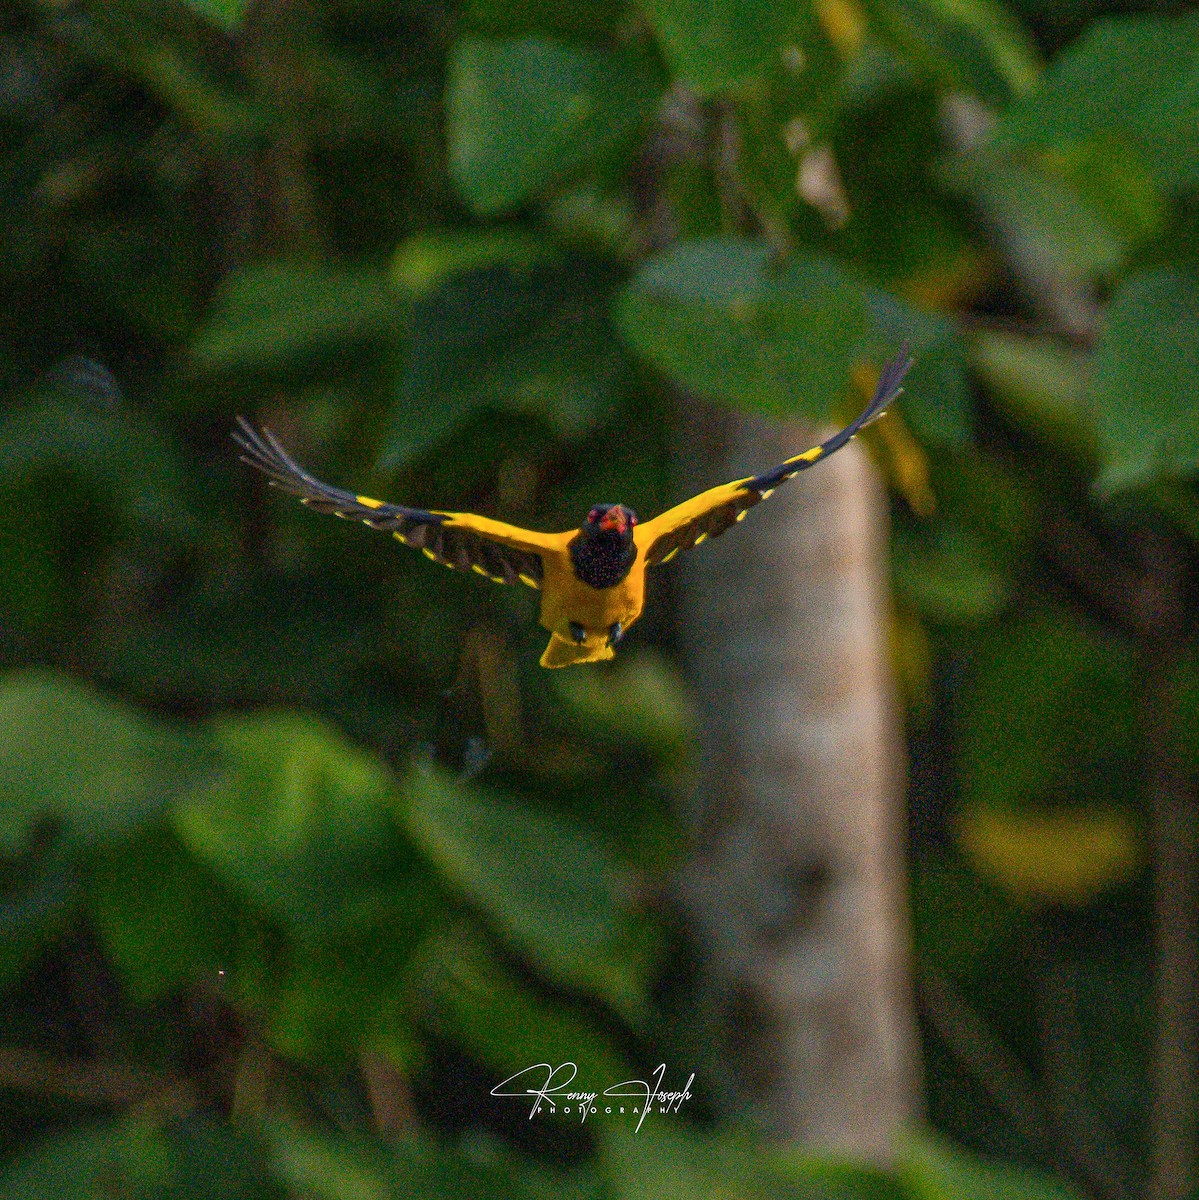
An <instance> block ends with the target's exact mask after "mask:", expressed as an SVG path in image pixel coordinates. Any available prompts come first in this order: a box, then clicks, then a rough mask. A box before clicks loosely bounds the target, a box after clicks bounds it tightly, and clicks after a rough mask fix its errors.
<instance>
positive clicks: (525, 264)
mask: <svg viewBox="0 0 1199 1200" xmlns="http://www.w3.org/2000/svg"><path fill="white" fill-rule="evenodd" d="M561 261H562V256H561V254H560V253H559V252H558V251H557V250H556V249H555V247H554V246H552V245H551V244H550V243H549V242H546V241H544V240H543V239H541V238H538V237H535V236H534V235H533V234H532V233H530V232H529V231H528V230H527V229H523V228H521V227H520V226H513V225H501V226H498V227H495V228H488V229H447V230H435V231H432V232H425V233H418V234H415V235H414V236H413V237H410V238H408V239H407V240H406V241H404V242H403V243H401V245H400V247H399V249H398V250H397V251H396V253H395V258H394V259H393V260H392V266H391V277H392V279H393V280H394V281H395V282H396V283H397V284H398V285H399V286H400V287H402V288H403V289H404V290H405V291H406V292H407V293H408V295H409V296H410V297H411V298H412V299H413V300H418V299H420V298H421V297H424V296H427V295H429V294H431V293H432V292H434V291H435V290H436V289H437V288H438V287H440V286H442V285H443V284H445V283H446V282H448V281H449V280H450V279H452V278H453V277H454V276H456V275H462V274H465V273H467V272H469V271H483V270H487V269H488V268H490V267H502V268H507V269H508V270H509V271H512V272H514V273H518V274H519V273H528V272H531V271H533V270H534V269H535V268H537V267H544V266H556V265H559V264H560V263H561Z"/></svg>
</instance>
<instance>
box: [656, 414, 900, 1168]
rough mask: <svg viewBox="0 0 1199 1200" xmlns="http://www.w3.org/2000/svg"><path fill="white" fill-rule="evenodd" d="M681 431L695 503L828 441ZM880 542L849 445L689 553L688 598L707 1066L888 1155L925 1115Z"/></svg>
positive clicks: (715, 420)
mask: <svg viewBox="0 0 1199 1200" xmlns="http://www.w3.org/2000/svg"><path fill="white" fill-rule="evenodd" d="M689 421H690V423H691V425H692V426H693V428H692V429H690V430H689V431H688V432H687V435H686V436H687V449H688V453H687V454H686V455H685V456H683V460H684V461H686V462H688V463H694V464H697V467H698V469H699V470H701V471H702V476H703V477H702V479H699V478H695V477H692V478H691V479H689V480H687V483H688V484H694V485H695V489H693V490H696V489H698V488H699V487H706V486H709V485H711V484H712V483H716V482H719V481H722V480H725V479H734V478H737V477H738V476H744V475H749V474H753V473H754V472H755V471H758V470H761V469H764V468H765V467H768V466H770V465H771V464H772V463H776V462H781V461H782V460H783V459H784V458H786V457H787V456H788V455H789V454H794V453H795V452H796V450H797V448H798V449H802V448H803V447H804V446H807V445H809V444H811V441H813V440H814V439H812V438H810V436H808V435H810V433H811V430H810V429H804V428H803V427H797V426H796V425H794V424H786V425H779V424H775V423H769V422H767V421H765V420H762V419H756V418H755V419H751V418H744V417H731V416H728V415H725V414H718V413H713V412H712V411H710V410H699V409H692V412H691V416H690V417H689ZM697 451H698V453H697ZM682 482H683V481H680V483H682ZM886 528H887V521H886V497H885V493H884V490H883V488H882V485H881V483H880V481H879V479H878V477H877V475H876V473H875V471H874V469H873V467H872V466H871V464H870V462H869V459H868V457H867V456H866V455H865V454H864V453H863V452H862V450H861V448H860V447H859V446H849V447H846V449H845V450H844V451H842V452H841V453H840V454H838V455H836V456H835V457H834V458H831V459H830V460H829V461H828V462H827V463H823V464H821V465H820V466H819V467H817V468H816V469H814V470H812V471H811V472H807V473H804V474H803V475H800V476H797V477H796V478H795V479H793V480H792V481H791V482H790V483H789V484H787V485H786V486H785V487H782V488H780V489H779V490H778V492H777V493H776V494H775V495H774V496H773V497H771V499H770V500H769V501H767V502H766V503H765V504H762V505H761V506H759V507H758V508H755V509H753V510H752V511H751V512H750V514H749V518H748V519H747V520H746V521H745V522H744V523H743V524H741V525H739V526H737V527H736V528H735V529H733V530H731V531H730V532H729V533H728V534H727V535H725V536H724V537H722V538H720V539H719V540H717V541H715V542H713V543H712V544H710V545H705V546H703V547H702V548H701V549H699V550H698V551H696V552H694V553H692V554H690V555H688V556H686V560H687V561H686V565H685V567H684V571H685V572H686V573H685V575H683V577H682V581H681V595H680V604H679V613H680V642H681V646H682V649H683V653H684V657H685V660H686V661H687V663H688V665H689V671H690V677H691V679H692V682H693V683H694V686H695V688H696V691H697V693H698V696H699V698H700V706H701V715H702V718H703V720H702V726H701V727H702V729H703V731H704V734H703V737H704V750H703V759H702V763H701V778H700V781H699V785H698V788H697V795H696V797H695V805H694V812H693V815H694V822H695V826H694V828H695V834H696V844H697V847H698V849H697V853H696V856H695V857H694V859H693V860H692V861H691V862H690V863H689V864H688V866H687V868H686V869H685V870H684V872H683V873H682V876H681V880H680V888H681V893H682V899H683V903H684V907H685V908H686V909H687V910H688V912H689V914H690V916H691V919H692V921H693V923H694V928H695V932H696V934H697V940H698V943H699V945H700V946H702V947H703V948H704V952H705V954H706V956H707V957H706V960H705V969H706V972H707V976H706V982H705V984H704V992H705V997H706V1001H707V1009H708V1011H709V1013H710V1014H711V1016H712V1018H713V1020H714V1023H715V1024H714V1030H713V1032H714V1033H715V1039H716V1040H715V1043H714V1048H715V1051H716V1052H715V1053H714V1054H713V1059H712V1062H711V1063H709V1064H708V1068H709V1070H711V1071H715V1072H716V1073H717V1081H718V1083H719V1084H720V1085H721V1086H722V1087H723V1091H724V1099H725V1101H726V1102H727V1103H728V1104H729V1105H731V1106H732V1107H734V1108H737V1109H741V1110H743V1111H744V1110H746V1109H748V1110H750V1111H751V1112H756V1113H757V1114H758V1115H759V1116H760V1118H761V1119H762V1120H763V1122H764V1123H765V1124H766V1125H767V1126H768V1127H769V1128H772V1129H773V1130H774V1131H775V1132H776V1133H777V1134H778V1135H780V1136H782V1137H785V1138H794V1139H797V1140H800V1141H803V1142H805V1143H808V1144H810V1145H812V1146H813V1147H818V1148H825V1149H831V1150H836V1151H839V1152H843V1153H848V1154H850V1155H853V1156H860V1157H865V1158H867V1159H870V1160H873V1161H876V1162H886V1161H887V1159H888V1158H889V1156H890V1154H891V1152H892V1148H893V1144H894V1139H895V1135H896V1133H897V1132H898V1131H899V1130H900V1129H901V1128H902V1127H904V1126H905V1125H907V1124H909V1123H910V1122H911V1121H912V1119H913V1118H914V1117H915V1116H916V1115H917V1113H918V1111H919V1101H918V1082H917V1074H918V1071H917V1057H918V1056H917V1050H916V1032H915V1022H914V1017H913V1008H912V1002H911V995H910V982H909V975H908V934H907V922H906V917H905V898H904V889H903V856H902V845H903V837H902V829H903V819H902V812H903V809H902V796H903V790H902V774H903V772H902V758H903V752H902V745H901V738H900V729H899V724H898V715H897V712H896V707H895V703H894V698H893V695H892V687H891V680H890V670H889V656H888V651H887V633H886V631H887V609H888V599H887V588H888V584H887V565H886V563H887V558H886Z"/></svg>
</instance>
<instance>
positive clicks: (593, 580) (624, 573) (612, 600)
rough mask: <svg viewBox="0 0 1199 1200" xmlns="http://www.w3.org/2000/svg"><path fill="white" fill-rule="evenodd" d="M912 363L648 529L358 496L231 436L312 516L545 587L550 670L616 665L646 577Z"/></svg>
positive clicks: (904, 362) (722, 524)
mask: <svg viewBox="0 0 1199 1200" xmlns="http://www.w3.org/2000/svg"><path fill="white" fill-rule="evenodd" d="M910 365H911V360H910V359H909V358H908V357H907V350H906V347H905V348H904V350H903V351H901V352H900V354H899V355H898V356H897V357H896V358H895V359H893V360H892V361H891V362H890V363H889V364H888V366H887V367H886V369H885V370H884V371H883V373H882V376H881V377H880V379H879V382H878V386H877V388H876V389H875V393H874V397H873V398H872V399H871V401H870V403H869V404H868V405H867V406H866V408H865V409H864V410H863V412H862V413H861V414H860V415H859V416H858V418H857V419H856V420H855V421H853V422H852V423H851V424H849V425H847V426H846V427H845V428H844V429H842V430H840V431H839V432H837V433H836V434H834V435H833V436H832V437H831V438H829V439H828V440H827V441H824V442H821V444H820V445H819V446H813V447H812V448H811V449H810V450H805V451H804V452H803V453H802V454H797V455H795V456H794V457H792V458H789V459H787V460H786V462H784V463H782V464H780V465H779V466H778V467H775V468H774V469H773V470H770V471H765V472H762V473H761V474H760V475H753V476H750V477H748V478H746V479H739V480H736V481H734V482H733V483H726V484H722V485H721V486H719V487H714V488H710V489H709V490H708V491H706V492H702V493H701V494H700V495H698V496H693V497H692V498H691V499H690V500H686V501H684V502H683V503H682V504H678V505H676V506H675V507H674V508H671V509H668V510H667V511H666V512H664V513H662V514H661V515H660V516H657V517H655V518H653V520H651V521H645V522H640V521H639V520H638V519H637V516H636V514H635V513H634V512H632V510H631V509H628V508H625V507H624V506H623V505H620V504H603V505H596V506H595V507H594V508H592V510H591V511H590V512H589V513H588V514H587V519H586V520H585V521H584V523H583V525H582V526H580V528H578V529H570V530H567V531H565V532H563V533H540V532H538V531H536V530H531V529H521V528H518V527H517V526H515V525H508V524H506V523H505V522H503V521H496V520H493V519H491V518H490V517H481V516H477V515H476V514H475V513H456V512H438V511H432V510H426V509H418V508H406V507H403V506H401V505H397V504H387V503H384V502H383V501H381V500H373V499H371V497H369V496H357V495H354V494H353V493H352V492H346V491H342V490H341V489H340V488H335V487H331V486H329V485H328V484H325V483H322V482H321V481H320V480H319V479H316V478H314V477H313V476H312V475H309V474H308V472H307V471H305V470H304V469H303V468H302V467H300V466H299V465H297V464H296V463H295V462H294V461H293V460H292V459H291V458H290V457H289V456H288V454H287V452H286V451H285V450H284V449H283V447H282V445H281V444H280V443H279V441H278V439H277V438H275V436H274V435H273V434H271V433H270V432H269V431H263V432H262V433H259V432H258V431H257V430H255V429H254V427H253V426H252V425H250V424H249V422H247V421H246V420H245V419H244V418H238V421H239V424H240V427H241V428H240V432H238V433H235V434H234V435H233V436H234V440H235V441H236V442H237V443H238V445H239V446H240V447H241V448H242V450H243V452H244V453H243V455H242V457H243V458H244V460H245V461H246V462H248V463H249V464H250V465H251V466H254V467H257V468H258V469H259V470H261V471H264V472H265V473H266V474H267V475H269V476H270V477H271V482H272V483H273V484H274V485H275V486H277V487H280V488H283V489H284V490H285V491H288V492H291V493H293V494H294V495H298V496H299V497H300V500H301V502H302V503H304V504H306V505H308V506H309V507H311V508H315V509H317V510H318V511H321V512H331V513H334V514H336V515H337V516H339V517H346V518H349V519H352V520H360V521H363V522H364V523H365V524H367V525H370V526H371V527H372V528H375V529H384V530H388V531H390V532H392V533H393V534H394V535H395V536H396V537H397V538H398V539H399V540H400V541H401V542H403V543H404V544H405V545H407V546H413V547H415V548H417V549H420V550H421V551H423V552H424V554H425V555H426V556H427V557H428V558H430V559H432V560H433V561H434V562H439V563H441V564H443V565H444V566H447V567H451V568H454V569H457V570H470V571H474V572H475V573H477V574H479V575H483V576H486V577H487V578H488V579H491V580H493V581H494V582H496V583H523V584H525V585H526V586H527V587H533V588H539V589H540V590H541V624H542V625H543V626H545V628H546V629H548V630H549V631H550V641H549V645H548V646H547V647H546V649H545V653H544V654H542V656H541V665H542V666H543V667H565V666H570V665H572V664H575V663H587V662H600V661H602V660H604V659H608V658H612V657H613V653H614V647H615V645H616V643H617V642H618V641H619V640H620V638H621V637H622V636H623V635H624V632H625V630H627V629H628V628H629V626H630V625H632V624H633V622H634V621H636V620H637V618H638V617H640V616H641V610H642V608H643V607H644V605H645V572H646V569H647V567H651V566H657V565H658V564H660V563H665V562H669V561H670V560H671V559H672V558H674V556H675V555H676V554H678V553H679V551H680V550H688V549H691V548H692V547H694V546H698V545H700V544H701V543H702V542H704V541H706V540H707V539H709V538H713V537H719V536H720V534H721V533H723V532H724V531H725V530H726V529H728V528H729V527H730V526H732V525H734V524H736V523H737V522H738V521H740V520H742V519H743V518H744V517H745V515H746V513H747V512H748V511H749V510H750V508H752V507H753V506H754V505H756V504H759V503H761V501H763V500H765V499H766V498H767V497H768V496H769V495H770V494H771V493H772V492H773V491H774V489H775V488H776V487H778V486H779V485H780V484H781V483H784V482H786V481H787V480H788V479H790V478H791V477H792V476H793V475H796V474H797V473H798V472H800V471H802V470H805V469H806V468H808V467H810V466H812V465H813V464H815V463H817V462H819V461H820V460H821V459H824V458H827V457H828V456H829V455H830V454H833V453H835V452H836V451H837V450H839V449H840V448H841V447H842V446H844V445H845V444H846V443H847V442H848V441H849V440H850V438H852V437H853V436H854V434H856V433H857V431H858V430H859V429H861V428H862V427H863V426H865V425H867V424H869V423H870V422H871V421H873V420H875V419H877V418H878V417H880V416H882V414H883V412H884V411H885V409H886V406H887V405H888V404H889V403H890V402H891V401H892V400H894V399H895V397H896V396H898V395H899V392H900V391H901V388H900V384H901V382H902V380H903V377H904V374H905V373H906V372H907V370H908V367H909V366H910Z"/></svg>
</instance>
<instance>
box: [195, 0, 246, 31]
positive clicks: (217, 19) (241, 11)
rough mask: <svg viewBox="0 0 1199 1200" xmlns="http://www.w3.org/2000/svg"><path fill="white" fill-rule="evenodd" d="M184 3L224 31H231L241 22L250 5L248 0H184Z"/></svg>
mask: <svg viewBox="0 0 1199 1200" xmlns="http://www.w3.org/2000/svg"><path fill="white" fill-rule="evenodd" d="M184 3H185V4H186V5H187V7H188V8H190V9H191V10H192V12H195V13H198V14H199V15H200V16H202V17H203V18H204V19H205V20H206V21H211V22H212V24H214V25H216V26H217V27H218V28H219V29H223V30H224V31H225V32H226V33H232V32H233V31H234V30H235V29H236V28H237V27H238V26H239V25H240V24H241V21H242V17H244V16H245V15H246V9H247V8H249V6H250V0H184Z"/></svg>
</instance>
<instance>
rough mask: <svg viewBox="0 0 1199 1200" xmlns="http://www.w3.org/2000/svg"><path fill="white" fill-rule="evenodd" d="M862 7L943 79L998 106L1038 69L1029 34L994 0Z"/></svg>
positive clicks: (1020, 91)
mask: <svg viewBox="0 0 1199 1200" xmlns="http://www.w3.org/2000/svg"><path fill="white" fill-rule="evenodd" d="M865 9H866V12H867V13H868V14H869V15H870V16H872V17H873V18H874V19H875V20H876V21H877V22H878V24H879V25H880V26H881V27H882V29H883V30H884V31H885V32H886V34H887V35H888V36H889V37H890V39H891V40H893V41H894V42H895V43H896V44H897V45H898V46H899V47H900V48H901V49H902V50H903V51H904V53H905V55H906V56H907V57H909V58H912V59H914V60H915V62H916V63H917V64H919V65H920V67H921V68H922V69H923V70H924V71H925V72H926V73H927V74H929V75H931V76H932V77H933V78H934V79H936V80H938V81H939V82H941V83H942V84H943V85H945V86H948V87H951V88H954V89H956V90H959V91H969V92H974V93H975V94H976V95H978V96H979V98H980V99H982V100H983V101H985V102H986V103H987V104H990V105H994V106H996V107H1003V106H1004V105H1006V104H1007V103H1008V102H1009V101H1011V100H1012V99H1013V98H1014V97H1018V96H1023V95H1025V94H1026V93H1027V92H1028V91H1029V90H1030V89H1031V88H1032V86H1033V85H1034V83H1035V82H1036V79H1037V76H1038V75H1039V74H1040V71H1041V62H1040V57H1039V55H1038V54H1037V50H1036V45H1035V43H1034V42H1033V39H1032V36H1031V35H1030V34H1029V32H1028V31H1027V30H1026V29H1025V28H1024V27H1023V26H1022V25H1021V24H1020V21H1019V20H1018V19H1017V18H1016V17H1015V16H1013V14H1012V13H1011V12H1010V11H1009V10H1008V9H1007V7H1005V6H1004V5H1003V4H1002V3H1000V2H999V0H866V2H865Z"/></svg>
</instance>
